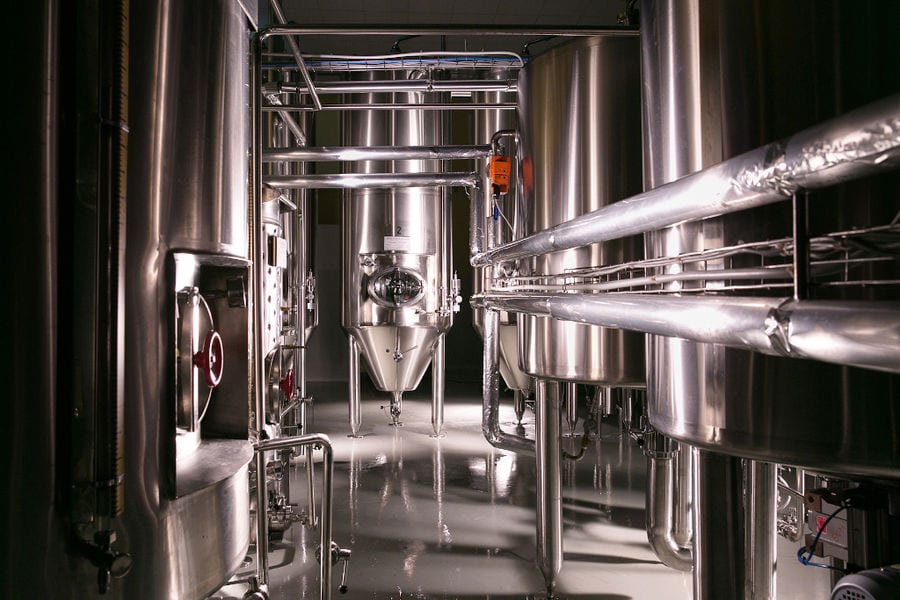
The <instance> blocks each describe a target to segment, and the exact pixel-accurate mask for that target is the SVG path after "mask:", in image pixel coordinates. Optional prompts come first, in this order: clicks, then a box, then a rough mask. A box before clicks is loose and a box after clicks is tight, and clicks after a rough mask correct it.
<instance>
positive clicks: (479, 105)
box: [262, 102, 517, 112]
mask: <svg viewBox="0 0 900 600" xmlns="http://www.w3.org/2000/svg"><path fill="white" fill-rule="evenodd" d="M516 108H517V105H516V103H515V102H501V103H499V104H485V103H483V102H472V103H471V104H465V103H462V102H458V103H452V104H447V103H441V102H429V103H426V104H409V103H404V102H399V103H397V104H387V103H383V104H359V103H353V102H350V103H344V104H326V105H325V106H323V107H322V108H321V109H319V111H321V112H329V111H337V112H346V111H350V110H390V111H395V110H440V111H448V110H516ZM262 110H263V112H272V111H275V112H313V111H315V110H316V109H315V108H313V107H311V106H296V105H293V104H286V105H279V106H264V107H263V108H262Z"/></svg>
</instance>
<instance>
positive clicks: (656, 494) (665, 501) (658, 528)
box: [647, 434, 693, 572]
mask: <svg viewBox="0 0 900 600" xmlns="http://www.w3.org/2000/svg"><path fill="white" fill-rule="evenodd" d="M651 437H652V438H654V439H659V441H660V442H661V443H662V444H665V445H666V446H665V447H664V448H662V447H659V446H656V447H650V446H651V445H653V442H652V441H651V442H650V444H648V449H647V540H648V541H649V542H650V547H651V548H652V549H653V552H654V554H656V557H657V558H659V560H660V561H661V562H662V563H663V564H664V565H666V566H667V567H670V568H672V569H677V570H679V571H684V572H690V570H691V568H692V565H693V562H692V560H693V559H692V556H691V551H690V550H688V549H685V548H682V547H681V546H680V545H679V543H678V542H677V541H676V539H675V516H674V508H675V503H674V498H675V452H676V451H675V446H674V442H672V441H671V440H667V439H665V438H663V436H662V435H661V434H653V435H652V436H651ZM688 464H690V459H689V457H688Z"/></svg>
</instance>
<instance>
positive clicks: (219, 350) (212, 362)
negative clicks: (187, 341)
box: [194, 331, 225, 388]
mask: <svg viewBox="0 0 900 600" xmlns="http://www.w3.org/2000/svg"><path fill="white" fill-rule="evenodd" d="M224 355H225V350H224V348H223V347H222V336H220V335H219V332H218V331H210V332H209V333H207V334H206V339H204V340H203V348H201V349H200V351H199V352H198V353H197V354H195V355H194V366H196V367H197V368H198V369H200V371H202V372H203V379H204V380H205V381H206V385H208V386H209V387H211V388H214V387H216V386H217V385H219V383H220V382H221V381H222V370H223V369H224V367H225V361H224V358H225V356H224Z"/></svg>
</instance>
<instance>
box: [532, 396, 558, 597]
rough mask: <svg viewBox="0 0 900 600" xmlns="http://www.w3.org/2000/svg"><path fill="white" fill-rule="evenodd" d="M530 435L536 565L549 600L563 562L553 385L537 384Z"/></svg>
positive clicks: (556, 413)
mask: <svg viewBox="0 0 900 600" xmlns="http://www.w3.org/2000/svg"><path fill="white" fill-rule="evenodd" d="M534 432H535V448H534V457H535V466H536V467H537V468H536V471H537V476H536V481H535V487H536V488H537V563H538V567H539V568H540V570H541V573H542V574H543V576H544V582H545V583H546V584H547V596H548V597H551V596H552V595H553V590H554V588H555V587H556V576H557V575H558V574H559V571H560V570H561V569H562V561H563V539H562V534H563V531H562V529H563V526H562V484H561V479H560V462H561V457H562V454H561V450H560V434H561V422H560V389H559V384H558V383H556V382H554V381H546V380H543V379H538V380H537V385H536V389H535V399H534Z"/></svg>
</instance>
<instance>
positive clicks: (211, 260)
mask: <svg viewBox="0 0 900 600" xmlns="http://www.w3.org/2000/svg"><path fill="white" fill-rule="evenodd" d="M172 259H173V260H172V262H171V272H170V273H171V278H172V288H170V289H172V291H173V292H174V294H173V305H172V314H173V327H172V329H171V331H172V333H173V338H172V342H171V348H172V349H171V350H170V352H171V353H172V354H171V356H172V359H173V362H174V381H173V395H174V402H173V404H174V407H173V408H174V415H173V417H174V422H175V460H174V461H173V462H174V463H175V464H174V465H173V466H174V471H175V473H174V474H175V478H174V479H175V488H176V489H175V490H174V493H175V496H183V495H185V494H187V493H189V492H190V491H192V490H193V489H195V488H196V487H197V486H201V487H202V485H203V484H204V482H206V483H208V481H207V479H208V477H206V475H208V473H207V471H209V470H210V469H208V468H207V467H206V466H205V463H206V457H207V455H208V454H221V453H223V452H225V451H226V450H228V448H226V447H225V446H228V445H229V444H230V443H231V442H232V441H233V442H234V443H235V445H236V448H237V447H238V446H240V448H238V450H239V451H236V452H232V453H231V454H234V455H235V456H236V457H237V458H236V460H238V459H240V460H243V458H242V457H243V450H244V448H243V446H244V445H247V426H248V422H249V414H248V408H247V406H248V402H247V383H246V382H247V374H248V369H249V367H248V365H247V361H246V360H242V359H241V357H246V356H247V355H248V345H247V340H248V335H247V327H248V325H247V318H248V314H247V284H246V282H247V277H248V273H249V271H248V268H249V267H248V265H249V263H248V262H247V261H246V260H244V259H241V258H233V257H229V256H222V255H211V254H193V253H187V252H177V253H173V254H172ZM201 423H202V429H201ZM211 445H212V446H217V448H216V449H213V448H212V447H209V448H207V447H206V446H211ZM226 453H227V452H226ZM210 464H212V463H210Z"/></svg>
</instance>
